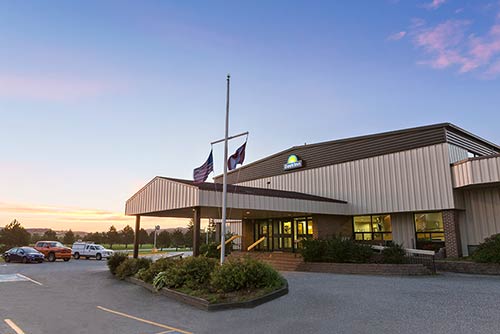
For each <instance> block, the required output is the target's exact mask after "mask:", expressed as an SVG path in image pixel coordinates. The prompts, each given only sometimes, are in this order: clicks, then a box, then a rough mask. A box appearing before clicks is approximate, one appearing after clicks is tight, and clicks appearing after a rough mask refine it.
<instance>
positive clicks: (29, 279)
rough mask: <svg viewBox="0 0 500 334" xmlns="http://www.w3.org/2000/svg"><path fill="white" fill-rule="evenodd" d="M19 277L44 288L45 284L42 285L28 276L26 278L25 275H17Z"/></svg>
mask: <svg viewBox="0 0 500 334" xmlns="http://www.w3.org/2000/svg"><path fill="white" fill-rule="evenodd" d="M17 276H19V277H22V278H24V279H26V280H28V281H30V282H33V283H35V284H38V285H41V286H43V284H42V283H40V282H37V281H35V280H34V279H31V278H29V277H28V276H24V275H23V274H17Z"/></svg>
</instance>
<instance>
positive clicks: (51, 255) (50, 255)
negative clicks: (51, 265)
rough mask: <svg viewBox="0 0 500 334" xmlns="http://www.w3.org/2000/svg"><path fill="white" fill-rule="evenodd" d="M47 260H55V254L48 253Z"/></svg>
mask: <svg viewBox="0 0 500 334" xmlns="http://www.w3.org/2000/svg"><path fill="white" fill-rule="evenodd" d="M47 259H48V260H49V262H54V261H55V260H56V254H54V253H49V257H48V258H47Z"/></svg>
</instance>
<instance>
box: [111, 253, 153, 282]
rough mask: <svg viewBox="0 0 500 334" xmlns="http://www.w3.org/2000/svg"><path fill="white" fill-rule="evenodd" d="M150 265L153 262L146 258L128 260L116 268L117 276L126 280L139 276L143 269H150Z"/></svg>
mask: <svg viewBox="0 0 500 334" xmlns="http://www.w3.org/2000/svg"><path fill="white" fill-rule="evenodd" d="M150 265H151V260H150V259H147V258H144V257H142V258H138V259H132V258H127V259H126V260H125V261H123V262H122V263H121V264H120V265H119V266H118V268H116V276H117V277H118V278H120V279H124V278H126V277H129V276H133V275H135V274H137V272H138V271H139V270H141V269H148V268H149V266H150Z"/></svg>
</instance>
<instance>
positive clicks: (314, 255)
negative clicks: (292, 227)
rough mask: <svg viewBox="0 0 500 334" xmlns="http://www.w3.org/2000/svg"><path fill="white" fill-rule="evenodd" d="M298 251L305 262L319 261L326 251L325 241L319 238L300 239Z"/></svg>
mask: <svg viewBox="0 0 500 334" xmlns="http://www.w3.org/2000/svg"><path fill="white" fill-rule="evenodd" d="M301 243H302V249H301V250H300V253H301V254H302V257H303V258H304V261H306V262H321V261H323V257H324V256H325V253H326V242H325V240H320V239H304V240H302V241H301Z"/></svg>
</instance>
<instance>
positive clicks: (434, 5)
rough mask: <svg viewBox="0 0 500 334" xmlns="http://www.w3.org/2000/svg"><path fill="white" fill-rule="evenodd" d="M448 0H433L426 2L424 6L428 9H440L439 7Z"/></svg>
mask: <svg viewBox="0 0 500 334" xmlns="http://www.w3.org/2000/svg"><path fill="white" fill-rule="evenodd" d="M446 1H447V0H432V2H430V3H426V4H424V5H423V6H422V7H424V8H426V9H431V10H434V9H438V8H439V7H441V6H442V5H443V4H444V3H445V2H446Z"/></svg>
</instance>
